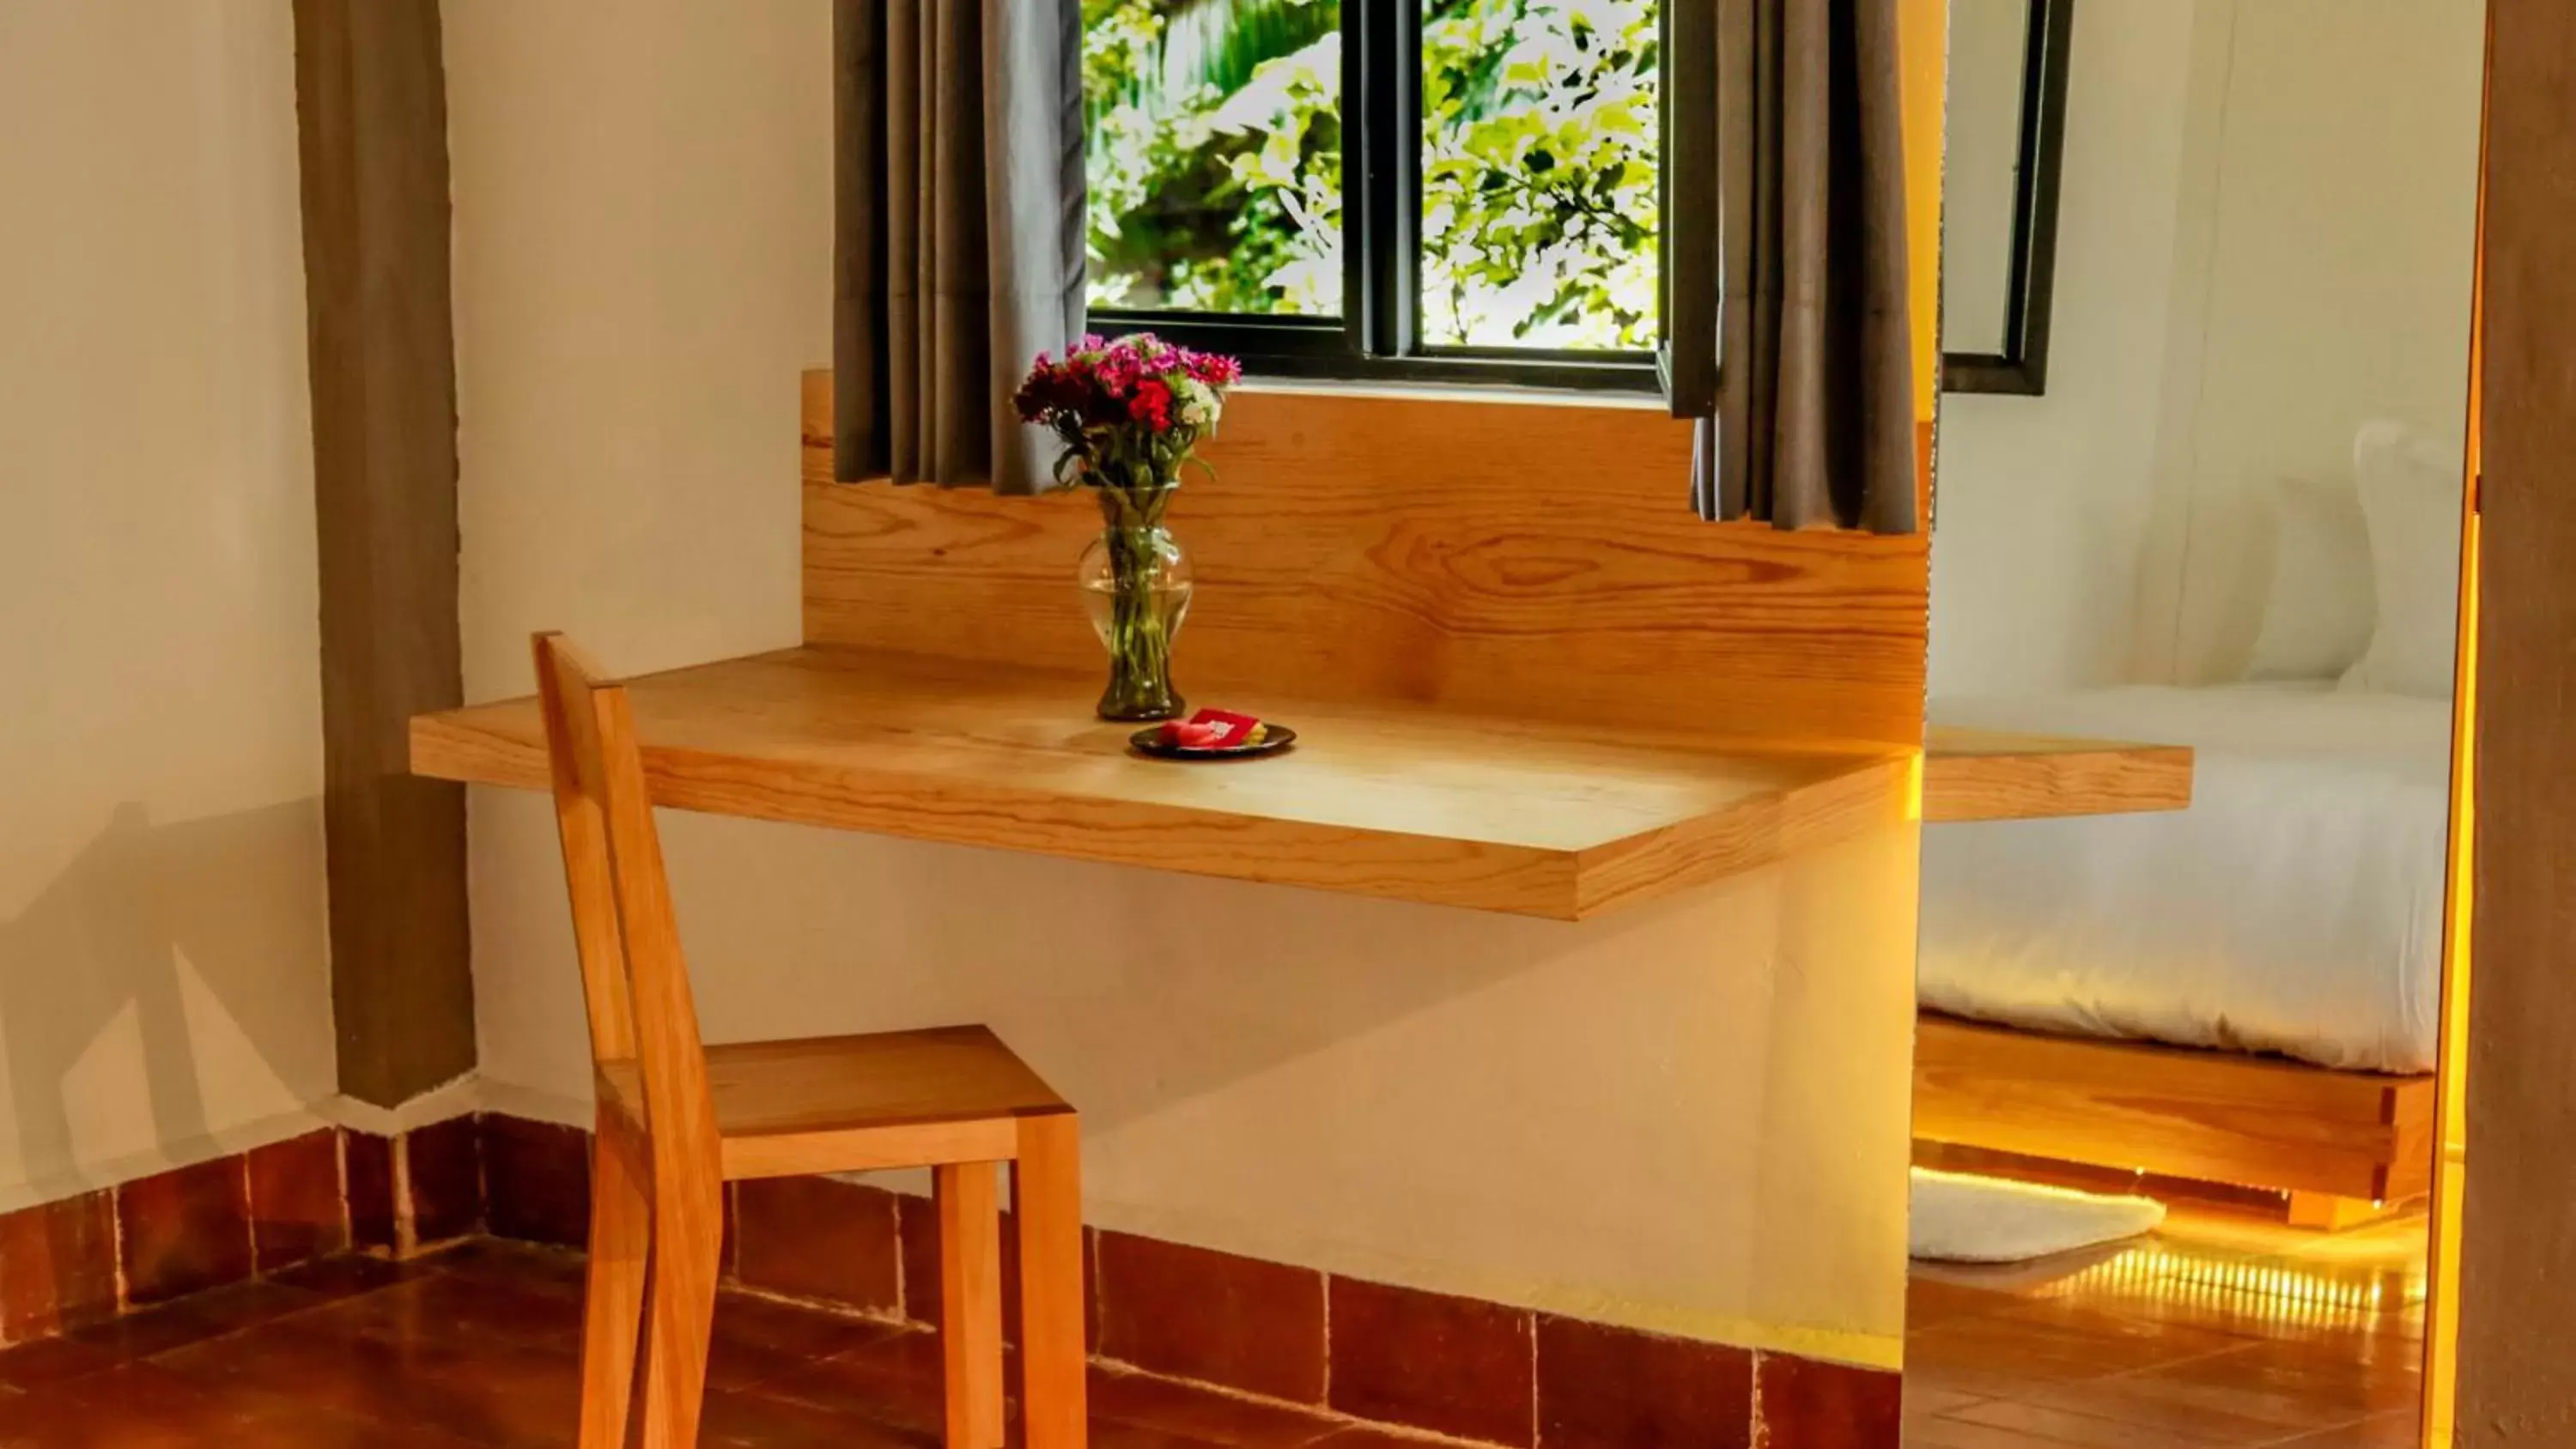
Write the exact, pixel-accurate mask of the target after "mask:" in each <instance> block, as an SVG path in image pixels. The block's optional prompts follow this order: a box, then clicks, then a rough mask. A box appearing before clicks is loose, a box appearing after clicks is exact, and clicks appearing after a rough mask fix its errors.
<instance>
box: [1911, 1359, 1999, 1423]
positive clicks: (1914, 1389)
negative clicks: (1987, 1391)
mask: <svg viewBox="0 0 2576 1449" xmlns="http://www.w3.org/2000/svg"><path fill="white" fill-rule="evenodd" d="M1982 1402H1984V1401H1983V1400H1982V1399H1980V1398H1979V1397H1978V1396H1977V1395H1975V1394H1970V1393H1963V1392H1961V1391H1959V1390H1958V1389H1955V1388H1950V1387H1947V1386H1944V1385H1942V1384H1938V1383H1934V1382H1931V1381H1930V1380H1929V1379H1928V1378H1927V1377H1926V1376H1924V1375H1920V1374H1917V1373H1916V1372H1915V1371H1914V1369H1913V1366H1912V1365H1911V1364H1908V1365H1907V1366H1906V1373H1905V1413H1906V1417H1908V1418H1912V1417H1914V1416H1916V1415H1921V1416H1923V1417H1925V1418H1931V1417H1934V1416H1936V1415H1940V1414H1946V1413H1949V1412H1950V1411H1951V1410H1953V1409H1964V1408H1966V1407H1967V1406H1968V1405H1970V1404H1975V1403H1982Z"/></svg>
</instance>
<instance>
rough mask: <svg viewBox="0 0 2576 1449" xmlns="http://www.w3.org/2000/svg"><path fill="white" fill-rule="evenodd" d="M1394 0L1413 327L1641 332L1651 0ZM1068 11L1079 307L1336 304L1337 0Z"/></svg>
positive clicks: (1603, 337)
mask: <svg viewBox="0 0 2576 1449" xmlns="http://www.w3.org/2000/svg"><path fill="white" fill-rule="evenodd" d="M1352 3H1354V4H1357V3H1360V0H1352ZM1387 3H1420V4H1421V5H1422V16H1421V22H1422V76H1421V83H1420V92H1421V96H1422V101H1423V109H1424V115H1423V155H1422V158H1421V162H1422V217H1421V222H1422V226H1421V237H1422V256H1421V259H1420V275H1421V280H1422V296H1421V313H1420V316H1421V329H1422V341H1423V342H1424V343H1426V344H1428V345H1430V346H1433V347H1440V346H1461V345H1464V346H1477V347H1535V348H1584V349H1643V348H1648V347H1651V346H1652V345H1653V344H1654V341H1655V334H1656V329H1657V322H1658V319H1657V315H1656V300H1655V299H1656V275H1655V265H1656V245H1655V239H1656V226H1657V220H1658V219H1657V215H1656V205H1657V186H1656V175H1655V168H1656V132H1655V126H1656V89H1657V78H1658V73H1659V69H1660V60H1661V58H1660V56H1659V55H1658V54H1657V50H1656V25H1655V18H1656V17H1655V3H1654V0H1387ZM1083 20H1084V27H1085V28H1084V53H1083V61H1084V78H1085V83H1086V88H1087V95H1088V97H1089V117H1088V118H1089V129H1090V134H1089V144H1090V163H1089V166H1090V182H1091V215H1090V247H1091V265H1092V290H1091V300H1092V303H1093V305H1094V306H1096V307H1116V308H1138V309H1183V310H1192V311H1207V312H1221V313H1257V314H1265V315H1274V316H1276V315H1290V316H1308V317H1333V316H1337V315H1339V314H1340V313H1341V310H1342V307H1343V295H1342V291H1343V285H1342V279H1343V276H1344V265H1343V260H1344V259H1343V255H1342V248H1343V227H1342V177H1343V154H1342V141H1343V132H1342V125H1341V114H1342V96H1341V76H1342V44H1343V26H1342V0H1084V4H1083Z"/></svg>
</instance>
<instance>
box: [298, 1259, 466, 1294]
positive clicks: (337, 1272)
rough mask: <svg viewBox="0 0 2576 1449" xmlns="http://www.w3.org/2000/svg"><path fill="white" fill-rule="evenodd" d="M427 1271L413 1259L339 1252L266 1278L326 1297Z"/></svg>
mask: <svg viewBox="0 0 2576 1449" xmlns="http://www.w3.org/2000/svg"><path fill="white" fill-rule="evenodd" d="M428 1271H430V1270H428V1269H427V1268H424V1267H421V1266H420V1265H418V1264H415V1263H395V1262H390V1261H388V1260H386V1259H383V1258H369V1257H362V1256H360V1255H358V1254H354V1253H343V1254H341V1255H340V1256H338V1257H335V1258H318V1259H315V1260H314V1261H313V1262H310V1263H298V1264H296V1265H295V1266H294V1267H292V1268H288V1269H286V1270H284V1271H283V1272H278V1273H272V1274H269V1275H268V1277H267V1279H266V1281H268V1282H270V1283H274V1284H277V1285H279V1286H281V1287H286V1288H300V1289H302V1290H303V1291H305V1292H307V1293H310V1294H313V1295H314V1296H316V1297H318V1298H322V1299H326V1300H328V1299H340V1298H354V1297H356V1296H357V1295H358V1294H361V1293H373V1292H375V1291H376V1290H377V1289H379V1288H390V1287H392V1286H393V1285H394V1284H396V1283H407V1282H410V1281H411V1280H412V1279H414V1278H417V1277H419V1276H421V1275H422V1274H423V1273H426V1272H428Z"/></svg>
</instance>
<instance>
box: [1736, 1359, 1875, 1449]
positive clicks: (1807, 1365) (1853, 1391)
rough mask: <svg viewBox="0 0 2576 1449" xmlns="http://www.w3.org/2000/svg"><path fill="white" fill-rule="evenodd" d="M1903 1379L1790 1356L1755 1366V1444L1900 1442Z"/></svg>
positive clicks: (1850, 1447) (1807, 1448)
mask: <svg viewBox="0 0 2576 1449" xmlns="http://www.w3.org/2000/svg"><path fill="white" fill-rule="evenodd" d="M1903 1389H1904V1380H1903V1378H1902V1376H1900V1375H1898V1374H1895V1373H1891V1372H1888V1371H1886V1370H1883V1369H1867V1368H1853V1367H1847V1366H1845V1365H1842V1364H1836V1363H1825V1362H1821V1361H1819V1360H1816V1359H1805V1358H1795V1357H1790V1356H1788V1355H1784V1354H1771V1353H1765V1354H1758V1355H1756V1356H1755V1359H1754V1365H1753V1403H1754V1422H1755V1423H1756V1424H1758V1425H1760V1428H1759V1429H1758V1430H1756V1432H1755V1441H1756V1442H1757V1443H1760V1444H1761V1445H1763V1446H1764V1449H1877V1446H1880V1445H1884V1444H1889V1443H1893V1442H1895V1441H1896V1438H1897V1434H1898V1426H1899V1424H1900V1423H1901V1422H1902V1418H1903V1409H1902V1406H1901V1403H1900V1397H1901V1395H1902V1392H1903Z"/></svg>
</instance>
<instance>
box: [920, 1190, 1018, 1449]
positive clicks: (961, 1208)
mask: <svg viewBox="0 0 2576 1449" xmlns="http://www.w3.org/2000/svg"><path fill="white" fill-rule="evenodd" d="M931 1187H932V1191H933V1194H934V1195H935V1197H936V1198H937V1200H938V1207H939V1337H940V1348H941V1350H942V1357H943V1359H944V1360H945V1363H946V1367H947V1398H948V1438H947V1449H1001V1444H1002V1200H1001V1186H1000V1184H999V1183H998V1182H997V1181H996V1179H995V1175H994V1171H993V1164H992V1163H989V1162H959V1163H950V1164H948V1165H945V1166H942V1167H938V1168H934V1169H932V1172H931Z"/></svg>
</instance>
